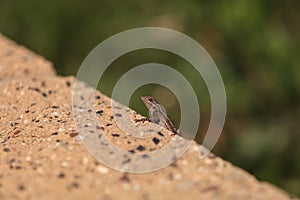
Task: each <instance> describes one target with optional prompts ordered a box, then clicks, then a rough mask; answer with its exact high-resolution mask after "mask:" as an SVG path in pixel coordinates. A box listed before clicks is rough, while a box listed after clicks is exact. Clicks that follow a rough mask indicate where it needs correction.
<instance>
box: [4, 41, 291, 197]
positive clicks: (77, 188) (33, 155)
mask: <svg viewBox="0 0 300 200" xmlns="http://www.w3.org/2000/svg"><path fill="white" fill-rule="evenodd" d="M73 84H74V77H61V76H57V75H56V74H55V71H54V69H53V68H52V66H51V63H49V62H48V61H46V60H44V59H43V58H41V57H40V56H38V55H36V54H34V53H32V52H30V51H29V50H27V49H26V48H24V47H21V46H17V45H16V44H15V43H13V42H12V41H10V40H8V39H7V38H5V37H3V36H1V35H0V127H1V129H0V155H1V157H0V199H55V198H59V199H83V198H84V199H289V196H288V194H286V193H285V192H284V191H282V190H280V189H278V188H277V187H275V186H273V185H271V184H269V183H264V182H260V181H258V180H256V179H255V177H253V176H252V175H250V174H248V173H247V172H245V171H243V170H242V169H239V168H237V167H235V166H233V165H232V164H231V163H229V162H227V161H224V160H222V159H221V158H219V157H217V156H214V155H213V154H210V155H209V156H208V157H206V158H204V159H201V160H200V159H199V158H198V155H199V149H200V146H199V145H198V144H196V143H193V144H192V145H191V147H190V148H189V150H188V151H187V152H185V154H184V155H183V156H182V157H181V158H180V159H179V160H177V161H176V162H175V163H174V164H172V165H170V166H168V167H166V168H163V169H161V170H159V171H156V172H151V173H145V174H128V173H123V172H119V171H116V170H113V169H111V168H109V167H107V166H105V165H103V164H102V163H100V162H99V161H97V160H96V159H95V158H93V157H92V156H91V155H90V154H89V153H88V152H87V150H86V149H85V148H84V146H83V145H82V144H81V143H80V141H79V139H78V132H77V130H76V127H75V124H74V120H73V114H72V93H71V92H72V88H73ZM96 109H98V110H102V111H101V114H100V115H99V116H98V120H99V121H101V120H102V123H103V124H105V126H104V127H101V130H102V131H103V132H104V134H105V135H106V136H107V137H108V138H110V139H111V140H112V141H113V143H115V144H116V145H118V146H119V147H120V148H123V149H126V150H128V151H137V152H139V151H145V152H147V151H151V150H153V149H157V148H161V147H162V146H163V145H164V144H165V143H167V142H168V141H170V139H171V137H172V136H170V133H169V132H168V131H167V130H163V131H162V134H157V135H154V136H153V137H152V138H150V139H149V140H147V141H140V140H135V139H134V138H131V137H129V136H126V135H125V134H124V133H123V132H122V130H120V129H119V128H118V127H117V126H116V124H115V122H114V120H112V118H111V107H110V99H109V98H108V97H106V96H104V95H102V94H101V93H98V94H97V97H96ZM130 112H132V113H133V114H132V117H133V118H138V117H140V116H139V115H137V114H135V112H134V111H130ZM133 120H134V119H133ZM143 125H144V126H146V125H147V123H146V124H143ZM154 137H155V138H156V139H154Z"/></svg>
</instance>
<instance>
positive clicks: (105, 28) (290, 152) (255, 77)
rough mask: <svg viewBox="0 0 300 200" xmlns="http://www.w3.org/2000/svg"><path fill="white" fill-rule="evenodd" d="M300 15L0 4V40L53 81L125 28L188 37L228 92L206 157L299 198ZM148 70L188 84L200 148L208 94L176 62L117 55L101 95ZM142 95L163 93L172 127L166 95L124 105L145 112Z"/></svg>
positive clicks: (258, 7)
mask: <svg viewBox="0 0 300 200" xmlns="http://www.w3.org/2000/svg"><path fill="white" fill-rule="evenodd" d="M299 11H300V1H297V0H290V1H288V0H281V1H279V0H272V1H271V0H252V1H244V0H228V1H196V0H188V1H181V2H179V1H177V2H175V1H169V0H166V1H158V0H153V1H134V0H124V1H113V0H110V1H108V0H102V1H92V0H87V1H79V0H73V1H66V0H60V1H57V0H44V1H40V2H39V1H34V0H23V1H15V0H0V32H1V33H3V34H4V35H6V36H8V37H10V38H12V39H13V40H15V41H17V42H18V43H21V44H23V45H25V46H27V47H28V48H29V49H32V50H33V51H35V52H37V53H38V54H41V55H43V56H44V57H46V58H47V59H49V60H50V61H52V62H53V63H54V65H55V68H56V69H57V72H58V73H59V74H61V75H75V74H76V71H77V70H78V68H79V66H80V64H81V62H82V61H83V59H84V58H85V56H86V55H87V54H88V53H89V51H90V50H92V49H93V48H94V47H95V46H96V45H97V44H99V43H100V42H101V41H103V40H105V39H106V38H108V37H109V36H112V35H114V34H117V33H119V32H121V31H124V30H127V29H131V28H137V27H144V26H159V27H166V28H171V29H174V30H177V31H180V32H182V33H184V34H187V35H188V36H190V37H192V38H193V39H195V40H196V41H198V42H199V43H200V44H201V45H203V47H204V48H205V49H206V50H207V51H208V53H209V54H210V55H211V57H212V58H213V59H214V61H215V63H216V64H217V66H218V67H219V70H220V72H221V74H222V76H223V80H224V83H225V87H226V92H227V98H228V113H227V120H226V124H225V128H224V132H223V134H222V136H221V138H220V140H219V142H218V143H217V145H216V147H215V149H214V153H216V154H218V155H220V156H222V157H223V158H225V159H226V160H229V161H231V162H233V163H234V164H235V165H238V166H240V167H242V168H244V169H246V170H247V171H249V172H250V173H252V174H254V175H255V176H256V177H258V179H260V180H264V181H269V182H272V183H273V184H276V185H278V186H280V187H282V188H284V189H285V190H287V191H288V192H290V193H291V194H294V195H297V196H300V145H299V141H300V131H299V130H300V123H299V122H300V121H299V120H300V103H299V100H300V76H299V75H300V40H299V35H300V25H299V21H300V12H299ZM147 62H158V63H164V64H168V65H170V66H173V67H174V68H177V69H179V70H180V71H181V72H182V73H183V74H185V75H186V76H187V77H189V79H190V80H191V82H193V81H195V83H196V85H197V86H196V87H198V88H195V89H197V91H200V92H198V97H199V101H200V103H201V105H200V107H201V119H202V120H201V122H200V127H201V131H200V134H199V136H198V140H199V141H200V139H201V137H203V136H201V132H203V131H205V130H206V128H207V124H208V122H209V119H210V114H209V111H210V100H209V96H208V94H207V90H206V87H205V85H204V83H201V84H199V83H198V82H197V81H198V78H199V77H197V76H194V75H193V74H194V71H193V70H192V68H191V66H189V64H188V63H186V61H184V60H182V59H179V58H178V57H176V56H175V55H172V54H170V53H167V52H162V51H158V50H141V51H136V52H132V53H129V54H127V55H124V56H122V57H120V58H119V59H118V60H116V61H115V62H114V63H113V64H112V66H111V67H110V70H108V71H107V72H106V74H105V77H104V78H103V80H104V81H105V84H103V85H102V86H101V88H100V89H101V91H103V92H104V93H105V94H107V95H109V94H110V92H111V89H112V88H113V85H114V83H115V81H116V80H117V79H118V77H120V76H121V74H122V73H125V72H126V71H127V70H128V69H130V68H131V67H133V66H135V65H138V64H143V63H147ZM145 92H146V93H148V94H152V95H154V96H156V94H162V93H163V94H164V95H163V96H161V95H160V96H159V95H157V96H158V98H159V99H160V101H161V103H162V104H164V105H167V106H166V107H167V109H168V111H169V112H170V114H169V115H171V116H174V121H175V122H176V123H177V124H178V119H179V117H178V102H177V101H176V99H174V98H173V94H172V93H171V92H169V91H168V90H167V89H166V88H163V87H156V86H155V85H146V86H144V87H142V88H140V89H139V90H138V91H136V92H135V94H134V96H133V97H132V102H131V107H133V108H134V109H136V110H138V111H139V112H141V113H142V114H146V110H145V108H144V107H143V106H142V104H141V102H140V100H139V99H138V96H139V95H141V94H145ZM179 114H180V113H179Z"/></svg>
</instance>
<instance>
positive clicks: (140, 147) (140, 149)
mask: <svg viewBox="0 0 300 200" xmlns="http://www.w3.org/2000/svg"><path fill="white" fill-rule="evenodd" d="M136 149H137V150H139V151H144V150H145V147H144V146H142V145H139V146H138V147H137V148H136Z"/></svg>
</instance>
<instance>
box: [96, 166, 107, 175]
mask: <svg viewBox="0 0 300 200" xmlns="http://www.w3.org/2000/svg"><path fill="white" fill-rule="evenodd" d="M97 171H98V172H99V173H101V174H107V173H108V168H106V167H102V166H99V167H97Z"/></svg>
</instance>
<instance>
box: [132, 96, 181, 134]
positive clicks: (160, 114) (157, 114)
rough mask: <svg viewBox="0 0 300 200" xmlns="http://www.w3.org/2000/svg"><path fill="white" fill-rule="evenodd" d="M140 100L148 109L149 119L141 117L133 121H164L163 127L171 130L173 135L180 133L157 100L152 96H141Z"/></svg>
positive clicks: (157, 122)
mask: <svg viewBox="0 0 300 200" xmlns="http://www.w3.org/2000/svg"><path fill="white" fill-rule="evenodd" d="M141 100H142V101H143V103H144V104H145V106H146V107H147V109H148V110H149V119H148V118H142V119H136V120H135V121H136V122H138V121H142V122H145V121H149V122H153V123H156V124H160V123H161V122H162V123H164V127H165V128H167V129H168V130H170V131H172V132H173V134H172V136H173V135H176V134H177V135H181V133H180V131H179V129H177V128H176V127H175V125H174V123H173V121H172V120H171V119H170V118H169V117H168V116H167V114H166V111H165V109H164V107H163V106H162V105H160V104H159V103H158V101H157V100H156V99H155V98H154V97H152V96H141Z"/></svg>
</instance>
